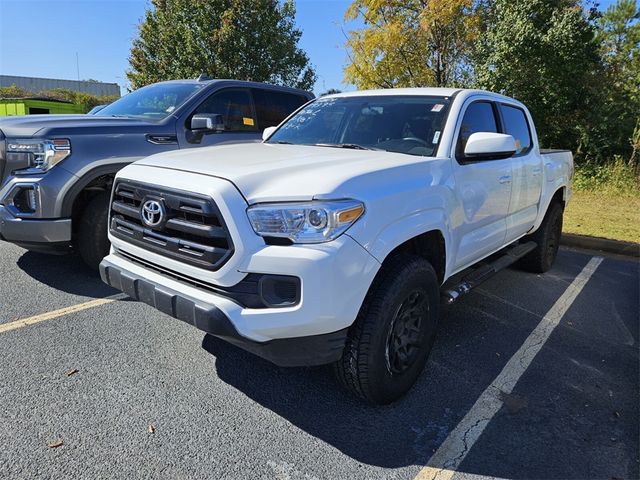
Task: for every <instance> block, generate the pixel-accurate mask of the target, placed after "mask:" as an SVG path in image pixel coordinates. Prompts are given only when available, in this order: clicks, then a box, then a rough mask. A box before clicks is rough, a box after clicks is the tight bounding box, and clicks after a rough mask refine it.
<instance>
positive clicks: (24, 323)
mask: <svg viewBox="0 0 640 480" xmlns="http://www.w3.org/2000/svg"><path fill="white" fill-rule="evenodd" d="M123 298H127V296H126V295H125V294H124V293H118V294H116V295H111V296H109V297H105V298H97V299H95V300H91V301H89V302H85V303H79V304H77V305H71V306H70V307H64V308H60V309H58V310H53V311H51V312H45V313H41V314H40V315H35V316H33V317H27V318H20V319H18V320H14V321H13V322H9V323H2V324H0V333H4V332H10V331H11V330H16V329H18V328H22V327H28V326H29V325H33V324H36V323H40V322H44V321H46V320H53V319H54V318H58V317H62V316H64V315H69V314H70V313H75V312H81V311H82V310H87V309H88V308H94V307H99V306H101V305H106V304H107V303H111V302H115V301H116V300H122V299H123Z"/></svg>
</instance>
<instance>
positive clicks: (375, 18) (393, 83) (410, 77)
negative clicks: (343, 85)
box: [345, 0, 478, 88]
mask: <svg viewBox="0 0 640 480" xmlns="http://www.w3.org/2000/svg"><path fill="white" fill-rule="evenodd" d="M345 19H346V20H347V21H350V20H356V19H361V20H362V21H364V24H365V27H364V28H363V29H360V30H354V31H352V32H350V33H349V35H348V39H347V48H348V50H349V58H350V63H349V65H347V67H346V68H345V80H346V81H347V82H350V83H354V84H355V85H356V86H357V87H359V88H380V87H385V88H391V87H416V86H437V87H443V86H453V85H459V84H462V83H464V82H465V79H466V77H467V74H468V72H467V70H466V67H467V62H466V61H465V60H466V55H467V53H468V50H469V44H470V42H472V41H473V39H474V38H475V35H476V32H477V27H478V18H477V15H476V14H475V10H474V2H473V0H429V1H425V0H354V1H353V3H352V4H351V6H350V7H349V9H348V10H347V12H346V14H345Z"/></svg>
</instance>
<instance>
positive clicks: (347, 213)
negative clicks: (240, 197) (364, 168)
mask: <svg viewBox="0 0 640 480" xmlns="http://www.w3.org/2000/svg"><path fill="white" fill-rule="evenodd" d="M363 213H364V204H363V203H362V202H359V201H357V200H335V201H326V202H321V201H317V202H316V201H312V202H307V203H265V204H257V205H253V206H251V207H249V208H248V209H247V215H248V216H249V221H250V222H251V226H252V227H253V230H254V231H255V232H256V233H257V234H258V235H260V236H262V237H278V238H287V239H289V240H291V241H292V242H294V243H322V242H329V241H331V240H334V239H335V238H337V237H339V236H340V235H342V234H343V233H344V232H345V231H346V230H347V229H348V228H349V227H350V226H351V225H353V224H354V223H355V221H356V220H358V218H360V217H361V216H362V214H363Z"/></svg>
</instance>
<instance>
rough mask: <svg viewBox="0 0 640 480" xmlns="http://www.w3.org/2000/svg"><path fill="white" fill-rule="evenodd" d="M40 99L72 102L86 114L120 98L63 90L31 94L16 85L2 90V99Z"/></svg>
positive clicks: (0, 89) (0, 91) (57, 89)
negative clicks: (98, 106) (96, 107)
mask: <svg viewBox="0 0 640 480" xmlns="http://www.w3.org/2000/svg"><path fill="white" fill-rule="evenodd" d="M28 97H39V98H46V99H50V100H60V101H63V102H71V103H75V104H76V105H81V106H82V109H83V110H84V111H85V112H88V111H89V110H91V109H92V108H93V107H95V106H96V105H104V104H107V103H111V102H113V101H114V100H117V99H118V98H119V97H114V96H95V95H90V94H88V93H84V92H75V91H73V90H66V89H63V88H56V89H53V90H44V91H41V92H29V91H27V90H24V89H23V88H19V87H17V86H15V85H12V86H10V87H2V88H0V98H28Z"/></svg>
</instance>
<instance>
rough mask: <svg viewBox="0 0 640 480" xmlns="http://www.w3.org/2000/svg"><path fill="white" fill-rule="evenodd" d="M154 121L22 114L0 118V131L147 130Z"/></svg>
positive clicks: (25, 133)
mask: <svg viewBox="0 0 640 480" xmlns="http://www.w3.org/2000/svg"><path fill="white" fill-rule="evenodd" d="M152 125H157V124H156V123H150V122H145V121H143V120H138V119H132V118H114V117H100V116H97V115H22V116H16V117H0V131H2V133H4V135H5V136H7V137H9V138H25V137H34V136H38V137H44V136H48V135H77V134H82V133H84V132H85V131H87V132H88V131H91V132H94V131H95V130H96V129H100V130H101V132H100V133H118V132H123V133H126V132H130V131H131V130H132V129H134V130H135V129H138V128H139V129H141V130H144V129H148V128H149V126H152Z"/></svg>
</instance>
